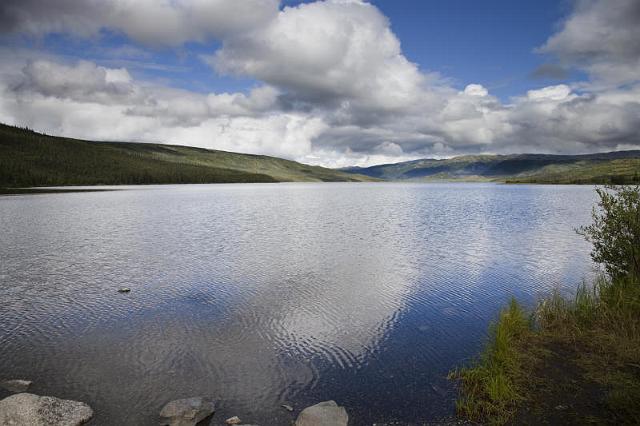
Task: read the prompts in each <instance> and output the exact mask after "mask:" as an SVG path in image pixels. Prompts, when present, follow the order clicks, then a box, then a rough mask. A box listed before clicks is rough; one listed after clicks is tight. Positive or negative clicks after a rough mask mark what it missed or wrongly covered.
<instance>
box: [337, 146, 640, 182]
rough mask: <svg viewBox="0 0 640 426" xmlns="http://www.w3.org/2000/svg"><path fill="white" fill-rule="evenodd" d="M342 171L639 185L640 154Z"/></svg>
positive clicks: (477, 158) (463, 160)
mask: <svg viewBox="0 0 640 426" xmlns="http://www.w3.org/2000/svg"><path fill="white" fill-rule="evenodd" d="M342 170H343V171H346V172H349V173H358V174H363V175H367V176H371V177H375V178H378V179H384V180H411V181H432V180H464V181H497V182H517V183H640V151H617V152H609V153H603V154H589V155H544V154H519V155H473V156H472V155H467V156H461V157H454V158H450V159H445V160H431V159H425V160H415V161H407V162H403V163H396V164H382V165H379V166H372V167H366V168H360V167H353V168H348V169H342Z"/></svg>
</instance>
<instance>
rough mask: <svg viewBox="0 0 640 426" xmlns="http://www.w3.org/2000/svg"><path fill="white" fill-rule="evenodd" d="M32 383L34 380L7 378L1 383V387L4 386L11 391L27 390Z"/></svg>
mask: <svg viewBox="0 0 640 426" xmlns="http://www.w3.org/2000/svg"><path fill="white" fill-rule="evenodd" d="M31 383H32V382H31V381H29V380H20V379H15V380H5V381H4V382H2V383H0V387H3V388H4V389H6V390H8V391H9V392H26V391H27V389H29V386H31Z"/></svg>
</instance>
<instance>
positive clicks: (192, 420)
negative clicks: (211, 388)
mask: <svg viewBox="0 0 640 426" xmlns="http://www.w3.org/2000/svg"><path fill="white" fill-rule="evenodd" d="M215 410H216V408H215V403H214V402H213V401H212V400H210V399H208V398H202V397H193V398H185V399H177V400H175V401H171V402H169V403H167V404H166V405H165V406H164V407H163V408H162V411H160V417H161V420H160V424H161V425H163V426H195V425H196V424H198V422H201V421H202V420H204V419H206V418H207V417H209V416H210V415H212V414H213V413H214V412H215Z"/></svg>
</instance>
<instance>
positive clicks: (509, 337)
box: [449, 299, 530, 423]
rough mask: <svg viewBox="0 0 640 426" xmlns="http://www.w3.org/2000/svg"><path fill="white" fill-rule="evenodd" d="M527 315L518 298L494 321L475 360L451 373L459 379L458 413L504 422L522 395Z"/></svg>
mask: <svg viewBox="0 0 640 426" xmlns="http://www.w3.org/2000/svg"><path fill="white" fill-rule="evenodd" d="M529 330H530V325H529V321H528V318H527V316H526V314H525V312H524V310H523V309H522V307H521V306H520V305H519V304H518V302H517V301H516V300H515V299H511V302H510V303H509V306H508V307H507V308H506V309H504V310H503V311H502V312H500V315H499V317H498V320H497V321H496V322H495V323H494V324H492V326H491V329H490V339H489V342H488V344H487V346H486V347H485V349H484V351H483V352H482V354H481V356H480V358H479V359H478V360H477V361H476V363H475V364H474V365H472V366H470V367H467V368H462V369H459V370H456V371H453V372H451V374H450V375H449V377H450V378H454V379H459V380H460V384H461V387H462V394H461V398H459V399H458V401H457V402H456V409H457V411H458V413H459V414H460V415H462V416H464V417H466V418H469V419H471V420H474V421H490V422H492V423H504V422H505V421H506V420H507V419H508V418H509V417H510V416H511V415H512V414H513V408H514V407H515V404H516V402H518V401H519V400H520V399H521V398H522V396H521V395H520V393H519V391H518V385H517V384H516V381H517V380H518V378H519V376H520V374H521V370H522V364H523V358H522V357H521V356H520V355H521V354H520V352H519V351H518V350H517V347H518V346H519V345H520V344H521V342H523V341H524V339H525V337H526V335H527V334H528V333H529Z"/></svg>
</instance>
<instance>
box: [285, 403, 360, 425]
mask: <svg viewBox="0 0 640 426" xmlns="http://www.w3.org/2000/svg"><path fill="white" fill-rule="evenodd" d="M348 422H349V416H348V415H347V410H345V409H344V407H339V406H338V404H336V402H335V401H324V402H320V403H318V404H316V405H313V406H311V407H307V408H305V409H304V410H302V412H301V413H300V415H299V416H298V419H297V420H296V425H295V426H347V423H348Z"/></svg>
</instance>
